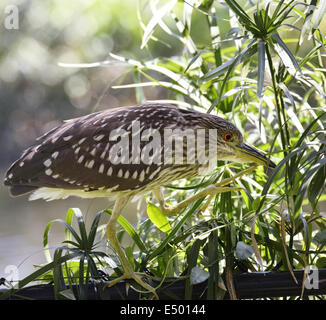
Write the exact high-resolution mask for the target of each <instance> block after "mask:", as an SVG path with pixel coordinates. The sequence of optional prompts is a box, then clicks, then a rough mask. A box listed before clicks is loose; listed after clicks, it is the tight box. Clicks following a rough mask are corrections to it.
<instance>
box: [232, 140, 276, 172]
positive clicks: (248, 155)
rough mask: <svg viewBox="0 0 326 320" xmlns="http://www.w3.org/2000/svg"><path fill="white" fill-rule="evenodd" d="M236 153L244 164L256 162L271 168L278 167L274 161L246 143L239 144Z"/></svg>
mask: <svg viewBox="0 0 326 320" xmlns="http://www.w3.org/2000/svg"><path fill="white" fill-rule="evenodd" d="M236 151H237V158H238V159H241V160H242V161H243V162H255V163H258V164H261V165H264V166H266V167H269V168H275V167H276V164H275V163H274V162H273V161H271V160H270V159H268V158H267V157H265V156H264V155H263V154H262V153H261V152H259V151H258V150H257V149H254V148H252V147H250V146H248V145H247V144H245V143H242V144H238V145H237V146H236Z"/></svg>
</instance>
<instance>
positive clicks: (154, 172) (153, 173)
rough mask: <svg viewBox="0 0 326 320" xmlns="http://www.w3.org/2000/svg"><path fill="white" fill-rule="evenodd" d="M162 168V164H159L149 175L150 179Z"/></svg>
mask: <svg viewBox="0 0 326 320" xmlns="http://www.w3.org/2000/svg"><path fill="white" fill-rule="evenodd" d="M160 170H161V166H159V167H158V168H157V169H156V170H155V171H153V172H152V173H151V175H150V176H149V177H148V179H149V180H152V179H153V178H154V177H155V175H156V174H157V173H158V172H159V171H160Z"/></svg>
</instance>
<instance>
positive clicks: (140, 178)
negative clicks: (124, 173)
mask: <svg viewBox="0 0 326 320" xmlns="http://www.w3.org/2000/svg"><path fill="white" fill-rule="evenodd" d="M138 180H139V181H140V182H143V181H144V180H145V170H142V172H141V173H140V175H139V178H138Z"/></svg>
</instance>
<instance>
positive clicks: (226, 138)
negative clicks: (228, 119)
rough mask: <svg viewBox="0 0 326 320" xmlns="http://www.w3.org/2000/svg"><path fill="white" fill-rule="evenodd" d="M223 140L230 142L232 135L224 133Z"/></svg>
mask: <svg viewBox="0 0 326 320" xmlns="http://www.w3.org/2000/svg"><path fill="white" fill-rule="evenodd" d="M223 138H224V140H225V141H227V142H229V141H231V140H232V138H233V135H232V133H225V134H224V137H223Z"/></svg>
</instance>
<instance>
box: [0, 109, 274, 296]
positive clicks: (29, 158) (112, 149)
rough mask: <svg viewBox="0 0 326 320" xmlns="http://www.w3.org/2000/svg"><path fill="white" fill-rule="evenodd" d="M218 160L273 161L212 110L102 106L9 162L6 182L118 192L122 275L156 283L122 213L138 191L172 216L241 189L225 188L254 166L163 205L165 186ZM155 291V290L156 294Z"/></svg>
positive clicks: (26, 188) (60, 195)
mask: <svg viewBox="0 0 326 320" xmlns="http://www.w3.org/2000/svg"><path fill="white" fill-rule="evenodd" d="M217 160H229V161H236V162H254V163H257V164H260V165H265V166H268V167H271V168H273V167H275V164H274V163H273V162H272V161H270V160H269V159H268V158H266V157H265V156H264V155H263V154H262V153H260V152H259V151H257V150H256V149H254V148H252V147H249V146H248V145H247V144H245V143H244V142H243V136H242V134H241V133H240V131H239V130H238V129H237V128H236V127H235V126H234V125H232V124H231V123H230V122H228V121H226V120H224V119H222V118H219V117H217V116H214V115H210V114H205V113H199V112H196V111H190V110H182V109H179V108H177V107H175V106H173V105H168V104H142V105H137V106H131V107H125V108H117V109H111V110H105V111H100V112H96V113H93V114H90V115H87V116H84V117H80V118H77V119H72V120H68V121H66V122H65V123H64V124H62V125H61V126H58V127H56V128H54V129H52V130H51V131H49V132H47V133H46V134H44V135H43V136H42V137H40V138H38V142H37V143H36V144H35V145H34V146H32V147H30V148H28V149H27V150H26V151H25V152H24V153H23V154H22V156H21V157H20V158H19V159H18V160H17V161H16V162H15V163H13V164H12V166H11V167H10V168H9V170H8V172H7V174H6V178H5V182H4V183H5V185H7V186H9V187H10V192H11V194H12V195H13V196H18V195H22V194H25V193H29V192H33V193H32V194H31V196H30V200H35V199H41V198H43V199H45V200H54V199H64V198H67V197H69V196H79V197H83V198H95V197H108V196H116V200H115V204H114V208H113V211H112V215H111V218H110V221H109V223H108V224H107V235H108V238H109V241H110V244H111V246H112V248H113V249H114V250H115V252H116V253H117V255H118V257H119V259H120V261H121V265H122V267H123V268H124V272H125V273H124V275H123V276H121V277H120V278H118V279H116V280H114V281H113V282H112V283H111V285H114V284H115V283H117V282H119V281H120V280H121V279H126V278H133V279H134V280H135V281H136V282H137V283H139V284H140V285H141V286H142V287H144V288H145V289H146V290H148V291H151V292H152V293H154V294H155V290H154V289H153V288H152V287H151V286H149V285H148V284H147V283H146V282H144V281H143V280H142V276H141V275H140V274H137V273H135V272H134V271H133V269H132V267H131V266H130V264H129V262H128V260H127V258H126V256H125V254H124V251H123V250H122V248H121V247H120V245H119V243H118V240H117V238H116V225H117V219H118V217H119V215H120V214H121V212H122V210H123V209H124V207H125V206H126V205H127V203H128V201H129V200H130V199H131V198H132V197H133V196H134V195H136V194H139V193H144V192H148V191H153V192H154V195H155V197H156V198H157V200H158V201H159V203H160V205H161V207H162V211H163V212H164V214H166V215H174V214H177V213H178V212H180V210H181V209H182V208H184V207H185V206H187V205H188V204H190V203H191V202H193V201H195V200H196V199H199V198H203V197H206V196H208V198H207V199H208V200H207V202H206V204H205V205H206V206H207V204H208V202H209V201H210V200H211V199H212V198H213V197H214V195H215V194H217V193H220V192H226V191H236V190H239V188H237V187H225V186H226V185H228V184H230V183H231V182H233V181H234V180H235V179H236V178H238V177H240V176H242V175H243V174H246V173H249V172H251V171H252V170H253V168H254V167H251V168H249V169H247V170H244V171H242V172H240V173H238V174H237V175H235V176H233V177H232V178H229V179H226V180H223V181H222V182H220V183H219V184H218V185H212V186H210V187H208V188H206V189H204V190H202V191H200V192H198V193H197V194H196V195H194V196H193V197H191V198H189V199H187V200H184V201H182V202H181V203H179V204H178V205H177V206H176V207H174V208H169V207H168V206H166V205H165V204H164V200H163V197H162V194H161V191H160V187H161V186H162V185H165V184H168V183H170V182H172V181H173V180H176V179H180V178H187V177H193V176H196V175H198V174H203V173H205V172H207V171H209V170H211V169H213V168H214V166H216V161H217ZM155 295H156V294H155Z"/></svg>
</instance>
